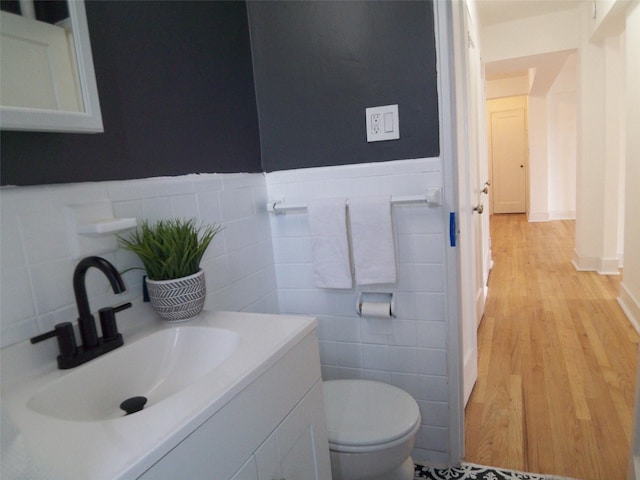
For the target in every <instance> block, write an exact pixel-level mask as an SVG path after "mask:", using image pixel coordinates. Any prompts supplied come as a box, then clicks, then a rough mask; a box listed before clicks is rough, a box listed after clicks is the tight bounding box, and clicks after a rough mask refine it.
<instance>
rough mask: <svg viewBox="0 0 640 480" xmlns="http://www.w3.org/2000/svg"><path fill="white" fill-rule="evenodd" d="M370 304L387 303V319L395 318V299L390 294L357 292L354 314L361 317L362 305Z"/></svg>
mask: <svg viewBox="0 0 640 480" xmlns="http://www.w3.org/2000/svg"><path fill="white" fill-rule="evenodd" d="M365 302H370V303H388V304H389V317H395V316H396V313H395V312H396V298H395V296H394V295H393V293H391V292H359V293H358V299H357V300H356V313H357V314H358V316H359V317H362V304H363V303H365Z"/></svg>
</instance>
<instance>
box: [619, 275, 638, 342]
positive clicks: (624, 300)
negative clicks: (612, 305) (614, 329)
mask: <svg viewBox="0 0 640 480" xmlns="http://www.w3.org/2000/svg"><path fill="white" fill-rule="evenodd" d="M618 305H620V308H622V311H623V312H624V314H625V315H626V317H627V318H628V319H629V322H630V323H631V325H632V326H633V328H635V329H636V332H638V333H640V301H638V299H637V298H635V297H634V296H633V294H632V293H631V292H630V291H629V289H628V288H627V286H626V285H625V284H624V281H622V282H621V283H620V294H619V296H618Z"/></svg>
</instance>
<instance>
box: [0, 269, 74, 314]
mask: <svg viewBox="0 0 640 480" xmlns="http://www.w3.org/2000/svg"><path fill="white" fill-rule="evenodd" d="M73 269H74V264H73V262H72V261H71V259H70V258H68V259H63V260H56V261H53V262H46V263H39V264H37V265H33V266H32V267H31V280H32V285H33V294H34V298H35V301H36V308H37V310H38V313H39V314H44V313H46V312H50V311H53V310H58V309H61V308H64V307H66V306H69V305H71V304H73V303H74V302H75V299H74V295H73V285H72V279H73ZM3 283H4V282H3Z"/></svg>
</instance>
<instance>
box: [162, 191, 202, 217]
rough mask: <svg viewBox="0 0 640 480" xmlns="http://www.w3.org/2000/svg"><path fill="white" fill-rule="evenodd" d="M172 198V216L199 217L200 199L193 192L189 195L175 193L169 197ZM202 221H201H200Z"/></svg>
mask: <svg viewBox="0 0 640 480" xmlns="http://www.w3.org/2000/svg"><path fill="white" fill-rule="evenodd" d="M169 198H170V200H171V216H172V217H175V218H182V219H190V218H195V219H196V220H197V219H198V215H199V214H200V212H199V210H198V201H197V200H196V195H195V194H193V193H190V194H187V195H173V196H171V197H169ZM198 223H200V222H198Z"/></svg>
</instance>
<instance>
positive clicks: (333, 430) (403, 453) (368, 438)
mask: <svg viewBox="0 0 640 480" xmlns="http://www.w3.org/2000/svg"><path fill="white" fill-rule="evenodd" d="M323 390H324V399H325V408H326V413H327V430H328V433H329V453H330V455H331V474H332V476H333V480H365V479H366V480H412V479H413V475H414V473H413V470H414V467H413V459H412V458H411V450H412V449H413V443H414V440H415V435H416V432H417V431H418V428H420V410H419V409H418V404H417V403H416V401H415V400H414V399H413V397H411V395H409V394H408V393H407V392H405V391H404V390H401V389H399V388H397V387H394V386H392V385H387V384H386V383H381V382H372V381H369V380H328V381H325V382H324V383H323Z"/></svg>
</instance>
